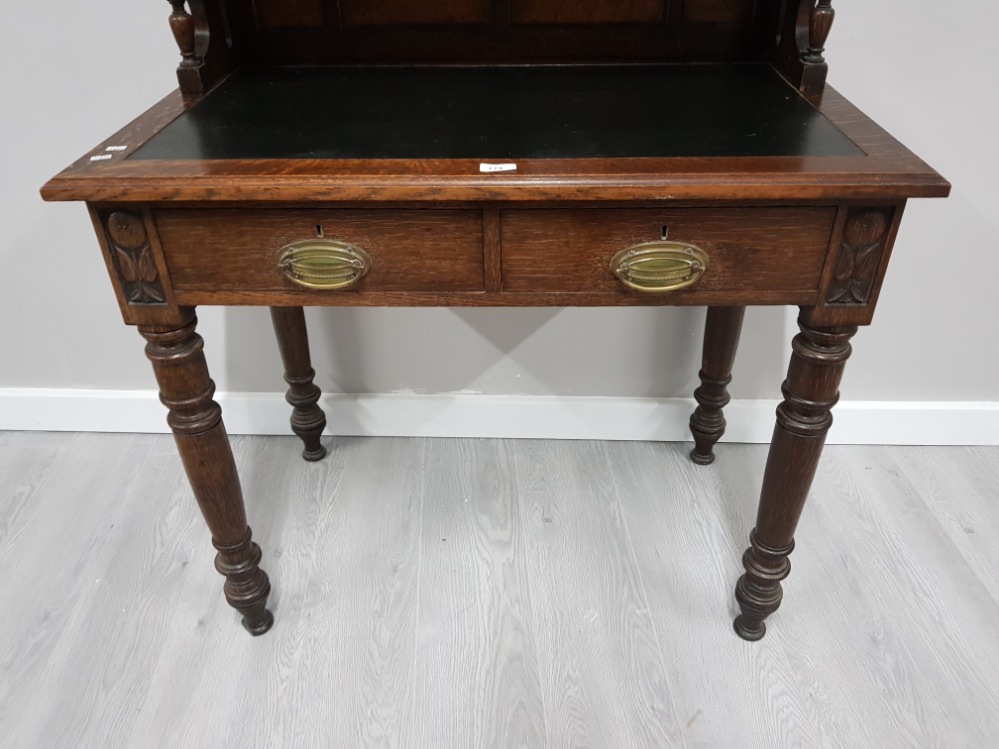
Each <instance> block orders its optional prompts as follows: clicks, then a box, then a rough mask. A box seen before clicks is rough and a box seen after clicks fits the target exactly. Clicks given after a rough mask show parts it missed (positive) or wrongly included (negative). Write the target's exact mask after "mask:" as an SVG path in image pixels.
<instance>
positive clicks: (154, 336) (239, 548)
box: [139, 308, 274, 635]
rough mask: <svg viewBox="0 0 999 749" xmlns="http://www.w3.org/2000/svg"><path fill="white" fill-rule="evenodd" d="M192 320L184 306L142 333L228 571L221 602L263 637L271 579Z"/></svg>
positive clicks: (218, 563)
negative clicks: (172, 322) (171, 320)
mask: <svg viewBox="0 0 999 749" xmlns="http://www.w3.org/2000/svg"><path fill="white" fill-rule="evenodd" d="M196 326H197V318H196V317H195V316H194V310H193V309H191V308H187V309H182V310H181V319H180V321H179V323H178V324H177V325H176V326H160V325H140V326H139V332H140V333H142V335H143V337H144V338H145V339H146V340H147V341H148V344H147V345H146V355H147V356H148V357H149V360H150V361H151V362H152V363H153V369H154V371H155V372H156V380H157V381H158V382H159V386H160V400H162V401H163V404H164V405H165V406H166V407H167V408H168V409H170V413H169V416H168V417H167V421H168V423H169V424H170V428H171V429H172V430H173V433H174V439H175V440H176V442H177V449H178V451H179V452H180V458H181V460H182V461H183V463H184V470H185V471H186V472H187V477H188V479H189V480H190V482H191V488H192V489H193V490H194V496H195V498H196V499H197V501H198V506H199V507H200V508H201V513H202V514H203V515H204V517H205V521H206V522H207V524H208V528H209V530H211V533H212V543H213V544H214V546H215V548H216V549H217V550H218V554H217V555H216V557H215V568H216V569H217V570H218V571H219V572H220V573H221V574H223V575H225V578H226V580H225V586H224V589H225V597H226V600H227V601H228V602H229V605H230V606H232V607H233V608H235V609H236V610H237V611H239V612H240V613H241V614H242V615H243V626H244V627H245V628H246V629H247V631H249V632H250V634H252V635H261V634H263V633H264V632H266V631H267V630H269V629H270V628H271V625H272V624H273V623H274V617H273V616H272V615H271V612H270V611H268V610H267V596H268V595H269V594H270V592H271V585H270V581H269V580H268V579H267V574H266V573H265V572H264V571H263V570H262V569H260V567H259V564H260V556H261V554H260V547H259V546H257V544H255V543H254V542H253V541H252V540H251V533H250V528H249V527H248V526H247V524H246V508H245V507H244V505H243V493H242V490H241V489H240V485H239V476H238V474H237V473H236V464H235V463H234V462H233V458H232V450H231V449H230V447H229V438H228V437H227V436H226V432H225V426H224V425H223V424H222V409H221V408H219V405H218V403H216V402H215V401H214V400H212V396H213V395H214V394H215V383H213V382H212V380H211V378H210V377H209V375H208V366H207V364H206V363H205V355H204V341H202V339H201V336H199V335H198V334H197V333H196V332H195V327H196Z"/></svg>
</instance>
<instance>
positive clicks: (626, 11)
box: [511, 0, 663, 24]
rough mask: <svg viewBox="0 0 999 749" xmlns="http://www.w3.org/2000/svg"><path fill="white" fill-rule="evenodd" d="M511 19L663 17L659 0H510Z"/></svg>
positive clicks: (562, 20)
mask: <svg viewBox="0 0 999 749" xmlns="http://www.w3.org/2000/svg"><path fill="white" fill-rule="evenodd" d="M511 15H512V17H513V21H514V22H515V23H568V24H575V23H640V22H655V21H662V20H663V0H619V2H616V3H606V2H601V1H600V0H513V5H512V7H511Z"/></svg>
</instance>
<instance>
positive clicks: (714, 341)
mask: <svg viewBox="0 0 999 749" xmlns="http://www.w3.org/2000/svg"><path fill="white" fill-rule="evenodd" d="M745 314H746V308H745V307H708V317H707V322H706V323H705V325H704V355H703V358H702V363H701V372H700V377H701V386H700V387H699V388H697V390H695V391H694V398H695V399H696V400H697V410H695V411H694V413H693V415H692V416H691V417H690V432H691V434H693V435H694V449H693V450H691V451H690V459H691V460H692V461H694V462H695V463H697V464H698V465H702V466H706V465H710V464H712V463H714V462H715V453H714V447H715V443H716V442H718V440H720V439H721V437H722V435H723V434H725V415H724V413H723V411H722V409H724V408H725V406H727V405H728V402H729V400H731V399H730V398H729V394H728V389H727V388H728V384H729V383H730V382H732V365H733V364H734V363H735V352H736V349H737V348H738V347H739V335H740V334H741V332H742V320H743V318H744V316H745Z"/></svg>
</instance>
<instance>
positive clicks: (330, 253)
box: [278, 239, 371, 291]
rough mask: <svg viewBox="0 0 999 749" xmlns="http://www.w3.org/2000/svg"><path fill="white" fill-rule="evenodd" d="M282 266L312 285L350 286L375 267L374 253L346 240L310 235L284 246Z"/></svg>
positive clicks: (294, 278)
mask: <svg viewBox="0 0 999 749" xmlns="http://www.w3.org/2000/svg"><path fill="white" fill-rule="evenodd" d="M278 270H279V271H281V273H282V274H284V276H285V278H287V279H288V280H289V281H292V282H293V283H297V284H298V285H299V286H304V287H306V288H308V289H325V290H329V291H332V290H335V289H346V288H348V287H350V286H353V285H354V284H356V283H357V282H358V281H360V280H361V279H362V278H364V276H366V275H367V273H368V271H369V270H371V256H370V255H368V253H366V252H365V251H364V250H362V249H361V248H360V247H355V246H354V245H352V244H347V243H346V242H337V241H335V240H331V239H308V240H305V241H304V242H295V243H294V244H290V245H288V246H286V247H283V248H281V251H280V253H278Z"/></svg>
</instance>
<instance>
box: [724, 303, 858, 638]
mask: <svg viewBox="0 0 999 749" xmlns="http://www.w3.org/2000/svg"><path fill="white" fill-rule="evenodd" d="M807 318H808V310H807V309H803V310H802V315H801V317H800V318H799V320H798V327H799V328H800V329H801V332H800V333H799V334H798V335H797V336H795V338H794V342H793V353H792V355H791V364H790V366H789V368H788V373H787V380H786V381H785V382H784V387H783V392H784V402H783V403H781V405H780V406H778V407H777V426H776V427H775V428H774V436H773V441H772V442H771V443H770V456H769V457H768V458H767V467H766V472H765V473H764V476H763V490H762V492H761V495H760V506H759V511H758V514H757V517H756V528H754V529H753V532H752V533H751V534H750V544H751V545H750V547H749V549H748V550H747V551H746V553H745V555H743V558H742V563H743V566H744V567H745V568H746V574H745V575H743V576H742V577H741V578H739V582H738V585H737V586H736V589H735V597H736V600H737V601H738V602H739V607H740V609H741V610H742V614H741V615H740V616H738V617H736V619H735V631H736V633H737V634H738V635H739V637H741V638H743V639H744V640H759V639H760V638H762V637H763V635H765V634H766V631H767V628H766V624H765V623H764V620H765V619H766V618H767V617H768V616H769V615H770V614H772V613H773V612H774V611H776V610H777V608H778V607H779V606H780V603H781V598H782V596H783V590H782V589H781V584H780V583H781V580H783V579H785V578H786V577H787V576H788V574H789V573H790V571H791V563H790V561H789V560H788V555H790V553H791V551H792V550H793V549H794V531H795V528H796V527H797V525H798V519H799V518H800V517H801V511H802V509H803V508H804V506H805V499H806V498H807V497H808V490H809V489H810V488H811V485H812V479H813V478H814V477H815V470H816V468H817V467H818V464H819V457H820V456H821V455H822V447H823V445H824V444H825V440H826V433H827V432H828V431H829V427H830V426H831V425H832V414H831V413H830V411H831V409H832V407H833V406H835V405H836V402H837V401H838V400H839V383H840V380H841V379H842V376H843V369H844V366H845V365H846V361H847V359H849V358H850V351H851V348H850V338H851V337H853V335H854V333H856V332H857V328H856V327H855V326H853V327H835V328H818V327H812V326H810V325H809V324H808V322H807Z"/></svg>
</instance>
